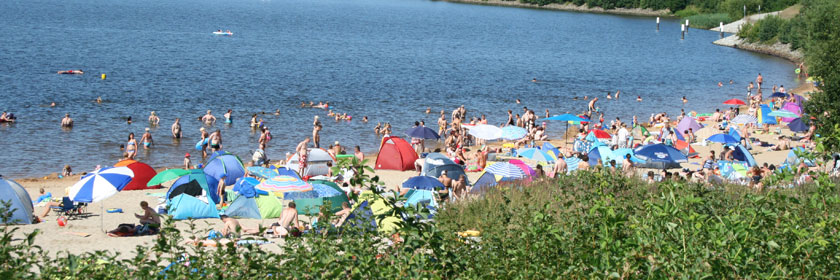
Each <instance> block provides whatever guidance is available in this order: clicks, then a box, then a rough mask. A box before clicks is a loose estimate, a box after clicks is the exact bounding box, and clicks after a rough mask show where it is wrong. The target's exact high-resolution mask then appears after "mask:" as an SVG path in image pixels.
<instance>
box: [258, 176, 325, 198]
mask: <svg viewBox="0 0 840 280" xmlns="http://www.w3.org/2000/svg"><path fill="white" fill-rule="evenodd" d="M255 188H256V189H259V190H264V191H267V192H273V193H275V194H278V195H280V194H282V193H286V192H305V191H311V190H312V186H311V185H309V184H307V183H306V182H304V181H303V180H301V179H299V178H296V177H294V176H289V175H280V176H276V177H274V178H271V179H269V180H265V181H263V182H262V183H260V184H259V185H257V186H256V187H255Z"/></svg>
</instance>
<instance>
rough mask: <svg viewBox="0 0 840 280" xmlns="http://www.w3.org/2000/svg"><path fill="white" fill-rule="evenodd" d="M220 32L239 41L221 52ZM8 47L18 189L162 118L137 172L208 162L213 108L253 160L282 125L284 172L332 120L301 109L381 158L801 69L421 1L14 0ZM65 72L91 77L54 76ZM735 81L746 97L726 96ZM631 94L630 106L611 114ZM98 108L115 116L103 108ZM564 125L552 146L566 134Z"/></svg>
mask: <svg viewBox="0 0 840 280" xmlns="http://www.w3.org/2000/svg"><path fill="white" fill-rule="evenodd" d="M217 29H230V30H231V31H233V32H234V33H235V35H234V36H233V37H217V36H213V35H211V32H212V31H215V30H217ZM0 33H2V34H4V36H3V38H2V39H0V67H2V71H0V96H2V99H0V100H2V101H0V110H4V111H11V112H14V113H15V114H16V115H17V116H18V117H19V121H18V123H16V124H14V125H0V174H3V175H6V176H9V177H25V176H39V175H45V174H48V173H52V172H58V171H60V170H61V167H62V166H63V165H64V164H70V165H72V166H74V169H75V170H76V171H86V170H90V169H92V168H93V167H94V166H95V165H97V164H102V165H110V164H113V163H114V162H115V161H116V160H117V159H118V158H119V157H120V156H121V153H120V152H119V149H118V147H119V145H120V144H123V143H124V142H125V140H126V138H127V135H128V133H129V132H134V133H135V134H137V136H138V138H139V136H140V134H142V131H143V129H144V128H145V127H147V126H148V125H147V123H146V122H145V119H146V118H147V117H148V115H149V112H150V111H153V110H154V111H157V112H158V113H159V115H160V117H161V118H162V121H161V125H160V127H157V128H152V131H153V135H154V136H155V138H156V141H157V144H158V146H157V147H155V148H154V149H153V150H152V151H148V152H144V151H142V150H141V152H140V154H139V156H138V159H139V160H141V161H145V162H148V163H150V164H151V165H152V166H154V167H162V166H172V165H179V164H180V163H181V159H182V157H183V154H184V152H194V149H193V147H194V144H195V142H196V141H198V135H199V127H201V126H202V125H201V124H200V123H199V122H198V121H196V120H195V119H196V118H197V117H199V116H200V115H202V114H203V112H204V111H205V110H208V109H212V110H213V112H214V114H215V115H216V116H217V117H219V118H221V115H222V114H223V113H224V111H226V110H227V109H233V110H234V113H235V121H234V123H233V124H232V125H224V124H222V123H221V122H220V123H218V124H217V125H216V127H214V128H211V129H212V130H215V129H216V128H219V129H221V130H222V132H223V138H224V141H225V143H224V146H225V149H226V150H228V151H231V152H234V153H235V154H238V155H240V156H241V157H243V159H245V158H250V154H249V152H250V151H251V150H253V149H255V148H256V147H257V139H258V137H259V134H258V133H254V132H252V131H251V130H250V128H249V127H248V124H247V122H248V121H249V117H250V115H251V114H252V113H258V112H263V111H264V112H273V111H274V110H277V109H280V110H281V112H282V114H281V115H280V116H274V115H273V114H267V115H264V116H263V115H261V117H262V118H264V119H265V121H266V122H267V124H268V126H269V127H270V128H271V130H272V133H273V135H274V137H275V139H274V140H272V142H271V143H270V146H269V149H268V154H269V157H271V158H280V157H282V156H283V154H284V153H285V152H287V151H290V150H292V149H293V148H294V145H295V144H296V143H297V142H298V141H300V140H302V138H304V137H306V136H309V135H310V134H311V123H312V118H313V116H314V115H321V116H322V117H326V112H325V111H322V110H316V109H300V108H298V105H299V104H300V102H301V101H315V102H316V103H317V102H318V101H329V102H330V103H331V104H332V105H333V107H334V108H335V110H337V111H339V112H346V113H348V114H350V115H352V116H354V120H353V121H352V122H333V121H326V122H324V125H325V127H324V130H323V131H322V144H324V145H326V144H327V143H332V142H333V141H336V140H339V141H341V143H342V144H343V145H345V146H353V145H361V146H362V147H363V150H365V151H367V152H373V151H375V150H376V149H377V148H378V146H377V145H378V138H377V137H376V136H375V135H373V127H374V126H375V124H376V122H380V121H382V122H385V121H389V122H391V123H392V124H393V126H394V128H395V131H396V132H400V131H404V130H405V129H407V128H409V127H411V125H412V124H413V122H414V121H415V120H425V121H426V122H427V124H429V125H430V126H435V125H434V123H435V122H436V119H437V115H436V114H432V115H425V114H424V113H423V111H425V108H426V107H431V108H432V110H433V111H434V112H439V111H440V110H441V109H446V110H447V115H449V111H451V110H452V109H453V108H455V107H456V106H459V105H462V104H464V105H466V107H467V109H468V114H469V115H478V114H487V116H488V118H489V120H490V122H491V123H501V122H503V121H504V120H505V119H506V113H505V112H506V111H507V110H508V109H512V110H514V111H515V112H520V113H521V111H522V109H521V108H522V106H523V105H524V106H528V107H529V108H531V109H535V111H536V112H537V113H538V114H539V115H543V114H544V111H545V109H549V110H550V111H551V113H552V114H559V113H564V112H567V111H573V112H579V111H580V110H581V109H583V108H585V102H586V101H582V100H580V101H573V100H572V99H571V97H573V96H581V97H582V96H584V95H589V96H595V95H597V96H601V99H602V101H599V106H600V107H601V108H602V109H603V110H606V112H607V116H606V117H607V118H608V119H612V118H614V117H615V116H621V117H622V118H623V119H626V118H629V117H631V116H632V115H634V114H636V115H640V116H643V118H644V119H646V118H647V116H649V115H650V113H652V112H654V111H667V112H669V113H672V114H678V113H679V110H680V108H682V103H681V102H680V98H681V97H682V96H683V95H685V96H687V97H688V99H689V101H690V103H689V108H690V109H693V110H698V111H710V110H713V109H714V108H717V107H719V105H718V104H720V102H722V101H723V100H726V99H728V98H732V97H741V98H743V96H744V94H745V87H746V83H745V82H746V81H748V80H752V79H754V78H755V75H756V74H757V73H758V72H761V73H762V74H763V75H764V77H765V81H768V82H770V83H771V84H772V83H778V84H785V85H788V87H789V88H790V87H791V86H792V85H793V83H794V81H793V78H794V77H793V72H792V69H793V66H792V65H790V64H789V63H787V62H785V61H783V60H780V59H776V58H772V57H768V56H763V55H757V54H753V53H748V52H744V51H738V50H735V49H731V48H724V47H718V46H715V45H713V44H711V42H712V41H713V40H714V39H715V38H717V36H718V34H717V33H715V32H709V31H702V30H691V31H690V32H689V33H688V35H687V37H686V40H680V38H679V25H678V23H677V22H676V21H672V20H664V21H663V23H662V26H661V31H659V32H657V31H656V30H655V21H654V19H652V18H644V17H624V16H610V15H596V14H581V13H567V12H556V11H542V10H531V9H516V8H503V7H489V6H474V5H463V4H452V3H445V2H432V1H423V0H284V1H276V0H266V1H257V0H179V1H163V0H148V1H112V0H71V1H46V0H4V1H0ZM64 69H83V70H85V72H86V74H85V75H82V76H75V75H57V74H55V72H56V71H58V70H64ZM100 73H106V74H107V75H108V78H107V80H104V81H103V80H101V79H100V78H99V75H100ZM532 78H537V79H539V80H541V81H543V82H540V83H532V82H531V79H532ZM729 79H733V80H734V81H735V83H736V84H735V85H734V86H725V87H723V88H718V87H717V82H718V81H728V80H729ZM619 89H620V90H621V91H622V98H621V99H620V100H619V101H610V102H607V101H606V100H604V98H603V96H604V95H605V93H606V92H607V91H611V92H615V91H616V90H619ZM637 95H641V96H642V97H643V98H644V99H645V102H644V103H637V102H635V96H637ZM97 96H101V97H102V98H103V99H104V100H105V102H104V103H103V104H96V103H94V102H92V101H93V100H94V99H96V97H97ZM516 98H520V99H522V102H523V104H516V103H515V102H514V100H515V99H516ZM50 102H57V103H58V106H57V107H55V108H50V107H48V106H47V105H48V104H49V103H50ZM64 113H71V115H72V116H73V117H74V119H75V121H76V125H75V128H73V129H72V131H63V130H61V129H60V128H59V122H60V120H61V118H62V117H63V115H64ZM127 116H131V117H133V119H134V120H135V123H134V124H133V125H126V123H125V121H124V118H125V117H127ZM361 116H369V118H370V120H371V122H370V123H362V122H361V121H360V120H361ZM175 117H181V118H182V119H183V120H182V121H183V129H184V131H185V139H183V140H181V141H180V142H177V141H174V140H172V139H171V137H169V126H170V125H171V123H172V121H173V120H174V118H175ZM552 126H553V128H554V129H550V130H551V131H550V135H558V134H559V133H561V130H560V129H559V128H560V124H556V125H555V124H550V128H552ZM397 134H399V133H397ZM193 160H194V161H196V158H195V157H193Z"/></svg>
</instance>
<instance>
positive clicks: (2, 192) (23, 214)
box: [0, 177, 32, 225]
mask: <svg viewBox="0 0 840 280" xmlns="http://www.w3.org/2000/svg"><path fill="white" fill-rule="evenodd" d="M0 200H2V201H3V202H10V203H11V208H10V209H9V211H14V212H12V217H11V219H10V220H9V221H8V222H9V224H24V225H28V224H31V223H32V198H30V197H29V193H27V192H26V189H24V188H23V187H22V186H21V185H20V184H18V183H17V182H15V181H12V180H7V179H4V178H2V177H0ZM0 222H2V221H0Z"/></svg>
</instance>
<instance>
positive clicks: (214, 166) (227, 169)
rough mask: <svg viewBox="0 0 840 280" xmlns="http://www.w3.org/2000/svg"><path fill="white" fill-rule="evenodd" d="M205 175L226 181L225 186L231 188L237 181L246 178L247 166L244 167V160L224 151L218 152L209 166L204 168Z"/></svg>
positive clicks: (208, 163) (212, 157)
mask: <svg viewBox="0 0 840 280" xmlns="http://www.w3.org/2000/svg"><path fill="white" fill-rule="evenodd" d="M204 173H207V174H208V175H210V176H212V177H213V178H216V180H221V179H222V177H224V179H225V185H226V186H230V185H233V184H236V179H239V178H242V177H245V166H243V165H242V160H240V159H239V157H237V156H235V155H233V154H231V153H228V152H224V151H218V152H215V153H213V155H212V156H210V159H209V160H208V161H207V164H206V165H205V166H204Z"/></svg>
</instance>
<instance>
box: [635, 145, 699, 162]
mask: <svg viewBox="0 0 840 280" xmlns="http://www.w3.org/2000/svg"><path fill="white" fill-rule="evenodd" d="M633 152H634V153H635V154H636V157H638V158H640V159H642V160H644V161H645V162H647V163H652V162H659V163H672V162H687V161H688V158H687V157H686V156H685V155H684V154H683V153H681V152H680V151H679V150H677V149H675V148H674V147H671V146H667V145H665V144H650V145H646V146H642V147H639V148H636V149H635V150H633Z"/></svg>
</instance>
